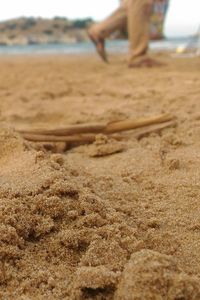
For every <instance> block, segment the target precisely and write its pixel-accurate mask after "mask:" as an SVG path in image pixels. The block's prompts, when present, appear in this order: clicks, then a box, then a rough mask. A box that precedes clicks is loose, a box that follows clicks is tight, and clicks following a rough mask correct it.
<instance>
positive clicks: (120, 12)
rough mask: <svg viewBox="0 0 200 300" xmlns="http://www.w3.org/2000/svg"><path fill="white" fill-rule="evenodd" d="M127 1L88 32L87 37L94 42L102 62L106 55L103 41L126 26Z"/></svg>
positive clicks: (105, 59)
mask: <svg viewBox="0 0 200 300" xmlns="http://www.w3.org/2000/svg"><path fill="white" fill-rule="evenodd" d="M128 1H129V0H124V1H123V2H122V4H121V5H120V7H119V8H118V9H117V10H115V11H114V12H113V14H111V15H110V16H109V17H108V18H106V19H105V20H104V21H102V22H100V23H97V24H94V25H93V26H91V27H90V28H89V30H88V34H89V37H90V38H91V40H92V41H93V42H94V44H95V46H96V49H97V52H98V53H99V55H100V56H101V58H102V59H103V60H104V61H107V55H106V52H105V48H104V40H105V38H106V37H108V36H110V35H111V34H112V33H113V32H115V31H117V30H121V29H123V28H124V27H125V26H126V24H127V8H128Z"/></svg>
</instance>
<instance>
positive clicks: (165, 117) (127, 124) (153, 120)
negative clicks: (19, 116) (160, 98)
mask: <svg viewBox="0 0 200 300" xmlns="http://www.w3.org/2000/svg"><path fill="white" fill-rule="evenodd" d="M172 119H173V117H172V116H171V115H169V114H161V115H158V116H154V117H145V118H139V119H136V120H131V119H130V120H124V121H120V122H112V123H108V124H82V125H71V126H67V127H65V128H57V129H52V130H45V129H35V130H18V132H19V133H21V134H22V135H23V136H24V137H30V136H32V135H37V136H38V137H39V136H51V137H53V136H54V137H59V136H62V137H63V136H65V137H66V138H67V139H68V136H71V135H77V138H78V139H79V138H82V136H81V137H80V134H86V133H89V134H91V133H96V134H97V133H102V134H110V133H116V132H121V131H128V130H133V129H136V128H140V127H145V126H148V125H153V124H159V123H164V122H168V121H171V120H172ZM86 139H87V138H86ZM58 141H60V140H59V139H58ZM62 141H63V139H62Z"/></svg>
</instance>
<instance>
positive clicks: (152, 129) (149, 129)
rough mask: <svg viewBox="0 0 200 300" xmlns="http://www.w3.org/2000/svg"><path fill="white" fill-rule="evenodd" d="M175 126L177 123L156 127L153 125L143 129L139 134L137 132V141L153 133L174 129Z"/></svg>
mask: <svg viewBox="0 0 200 300" xmlns="http://www.w3.org/2000/svg"><path fill="white" fill-rule="evenodd" d="M175 125H176V122H175V121H169V122H165V123H163V124H155V125H152V126H149V127H147V128H143V129H141V130H139V131H138V132H136V133H135V134H134V137H135V138H136V139H137V140H140V139H141V138H143V137H145V136H147V135H149V134H151V133H159V132H161V131H162V130H163V129H165V128H169V127H174V126H175Z"/></svg>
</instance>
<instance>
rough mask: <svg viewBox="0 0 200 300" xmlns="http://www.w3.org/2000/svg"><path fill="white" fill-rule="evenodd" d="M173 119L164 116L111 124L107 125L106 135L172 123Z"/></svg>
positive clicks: (166, 115)
mask: <svg viewBox="0 0 200 300" xmlns="http://www.w3.org/2000/svg"><path fill="white" fill-rule="evenodd" d="M172 119H173V117H172V116H171V115H169V114H162V115H158V116H156V117H155V116H154V117H146V118H140V119H138V120H127V121H121V122H115V123H110V124H108V125H107V127H106V129H105V130H104V133H114V132H120V131H127V130H132V129H136V128H140V127H145V126H148V125H153V124H158V123H164V122H168V121H171V120H172Z"/></svg>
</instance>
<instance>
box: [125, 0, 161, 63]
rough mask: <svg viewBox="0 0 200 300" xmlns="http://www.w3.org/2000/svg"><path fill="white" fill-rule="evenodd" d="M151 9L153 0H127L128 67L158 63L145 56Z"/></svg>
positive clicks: (148, 37)
mask: <svg viewBox="0 0 200 300" xmlns="http://www.w3.org/2000/svg"><path fill="white" fill-rule="evenodd" d="M152 10H153V0H129V4H128V34H129V43H130V58H129V66H130V67H140V66H148V67H151V66H153V65H160V63H158V62H157V61H155V60H153V59H151V58H148V57H147V51H148V45H149V40H150V18H151V14H152Z"/></svg>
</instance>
